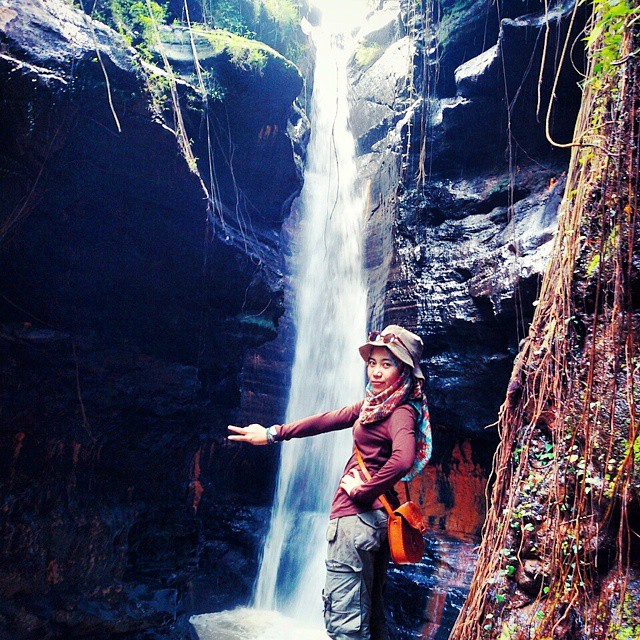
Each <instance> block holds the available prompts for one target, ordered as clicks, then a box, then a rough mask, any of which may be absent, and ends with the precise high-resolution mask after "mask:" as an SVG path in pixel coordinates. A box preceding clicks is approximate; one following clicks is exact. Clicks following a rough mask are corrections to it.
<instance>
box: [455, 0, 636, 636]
mask: <svg viewBox="0 0 640 640" xmlns="http://www.w3.org/2000/svg"><path fill="white" fill-rule="evenodd" d="M635 4H636V3H634V5H635ZM637 16H638V8H637V7H636V6H631V5H629V4H627V3H626V2H625V0H596V2H594V3H593V14H592V16H591V20H590V25H589V31H588V33H589V35H588V36H587V39H586V43H587V49H588V57H589V67H588V73H587V77H586V80H585V84H584V94H583V102H582V107H581V111H580V114H579V118H578V123H577V126H576V131H575V136H574V143H573V147H574V148H573V155H572V160H571V165H570V169H569V175H568V178H567V190H566V194H565V198H564V200H563V203H562V205H561V213H560V219H559V229H558V232H557V236H556V240H555V245H554V249H553V253H552V257H551V260H550V263H549V265H548V267H547V272H546V275H545V278H544V280H543V283H542V288H541V292H540V296H539V302H538V305H537V308H536V313H535V316H534V319H533V323H532V325H531V328H530V332H529V335H528V338H527V339H526V341H525V344H524V346H523V349H522V351H521V353H520V354H519V356H518V358H517V360H516V363H515V367H514V371H513V374H512V378H511V381H510V384H509V388H508V392H507V399H506V401H505V403H504V404H503V406H502V408H501V411H500V416H499V429H500V433H501V445H500V447H499V449H498V451H497V453H496V457H495V463H494V488H493V492H492V496H491V508H490V511H489V514H488V517H487V520H486V523H485V527H484V531H483V542H482V545H481V547H480V551H479V557H478V564H477V569H476V573H475V576H474V578H473V582H472V585H471V590H470V593H469V596H468V599H467V601H466V603H465V605H464V608H463V610H462V612H461V614H460V616H459V618H458V621H457V623H456V625H455V627H454V629H453V631H452V634H451V636H450V638H451V639H452V640H479V639H481V638H482V639H484V638H500V640H524V639H527V640H531V639H539V640H547V639H549V640H550V639H552V638H572V639H574V638H575V639H585V640H586V639H587V638H588V639H590V640H600V639H602V640H605V639H607V640H608V639H611V640H613V639H616V640H622V639H624V638H638V637H640V624H638V620H639V619H640V568H639V566H638V560H637V552H638V550H639V549H640V539H639V535H640V498H639V494H640V438H639V435H638V424H637V405H638V403H639V402H640V397H639V385H640V359H639V358H638V352H637V351H638V331H639V330H640V313H639V312H638V304H639V301H638V294H639V293H640V289H639V286H640V274H639V273H638V263H639V260H640V246H639V242H640V240H639V237H638V236H639V231H640V229H639V228H638V216H637V204H638V203H637V194H638V144H639V142H640V140H639V137H640V126H639V125H640V122H639V119H638V107H639V101H640V77H639V76H640V68H639V66H638V54H639V52H640V49H639V41H640V39H639V34H638V25H637V20H638V17H637Z"/></svg>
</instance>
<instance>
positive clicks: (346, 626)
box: [322, 509, 389, 640]
mask: <svg viewBox="0 0 640 640" xmlns="http://www.w3.org/2000/svg"><path fill="white" fill-rule="evenodd" d="M327 541H328V543H329V544H328V549H327V560H326V565H327V579H326V584H325V588H324V591H323V594H322V597H323V600H324V621H325V626H326V628H327V633H328V634H329V637H331V638H333V640H388V637H389V636H388V634H387V627H386V624H385V619H384V608H383V603H382V593H383V590H384V584H385V579H386V574H387V564H388V563H389V545H388V543H387V514H386V513H385V511H384V510H382V509H379V510H375V511H367V512H366V513H360V514H357V515H353V516H344V517H342V518H335V519H333V520H330V521H329V527H328V528H327Z"/></svg>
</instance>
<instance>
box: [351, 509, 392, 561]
mask: <svg viewBox="0 0 640 640" xmlns="http://www.w3.org/2000/svg"><path fill="white" fill-rule="evenodd" d="M354 534H355V535H354V544H355V547H356V549H360V550H361V551H378V549H380V547H381V546H382V543H383V542H384V541H385V539H386V537H387V514H386V513H385V512H384V511H382V510H376V511H366V512H365V513H359V514H358V521H357V523H356V530H355V532H354Z"/></svg>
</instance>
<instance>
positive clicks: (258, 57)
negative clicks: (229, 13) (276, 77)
mask: <svg viewBox="0 0 640 640" xmlns="http://www.w3.org/2000/svg"><path fill="white" fill-rule="evenodd" d="M193 31H194V33H196V34H197V35H198V36H200V37H201V38H203V39H204V40H206V42H207V43H208V44H209V46H210V47H211V48H212V49H213V52H214V54H216V55H221V54H225V55H227V56H228V57H229V60H230V61H231V63H232V64H234V65H235V66H237V67H239V68H241V69H252V70H253V71H258V72H262V71H263V70H264V68H265V67H266V65H267V60H268V59H269V48H268V47H267V46H266V45H264V44H263V43H261V42H258V41H257V40H251V39H249V38H245V37H243V36H239V35H237V34H235V33H231V32H229V31H224V30H222V29H206V28H204V27H200V26H194V27H193ZM273 53H275V52H273Z"/></svg>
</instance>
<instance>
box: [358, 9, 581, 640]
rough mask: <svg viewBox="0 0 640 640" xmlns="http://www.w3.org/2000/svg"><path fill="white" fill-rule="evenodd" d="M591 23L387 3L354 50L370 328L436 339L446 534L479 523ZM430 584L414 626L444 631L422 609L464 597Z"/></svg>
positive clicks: (427, 499) (542, 14) (439, 511)
mask: <svg viewBox="0 0 640 640" xmlns="http://www.w3.org/2000/svg"><path fill="white" fill-rule="evenodd" d="M583 22H584V16H582V15H580V11H579V10H576V9H575V7H574V5H573V4H572V3H569V2H567V3H563V2H559V3H556V4H554V5H552V6H550V7H549V9H548V10H547V11H545V7H544V5H543V4H542V3H539V4H538V5H535V6H533V5H527V6H526V7H524V6H523V5H522V4H521V3H518V2H509V1H503V2H500V3H498V4H496V5H487V4H486V3H484V2H473V1H470V2H460V1H458V2H445V3H439V4H437V5H436V4H435V3H429V2H423V3H421V4H416V3H408V2H407V3H404V2H398V1H391V0H390V1H388V2H381V3H380V4H379V7H378V11H377V12H376V13H375V14H374V15H372V17H371V19H370V21H369V26H368V27H367V28H365V29H364V30H363V31H362V32H361V44H360V47H359V50H358V52H357V53H356V55H355V56H354V60H353V69H352V77H353V82H354V103H355V104H356V108H355V109H354V116H353V117H354V130H355V131H356V132H357V135H358V141H359V148H360V158H359V161H360V175H361V177H362V181H363V188H365V189H366V190H367V193H368V208H367V212H366V231H365V234H366V240H365V267H366V269H367V273H368V275H369V282H370V309H371V324H372V326H376V327H382V326H384V324H387V323H389V322H394V323H398V324H401V325H404V326H406V327H408V328H410V329H413V330H415V331H416V332H417V333H419V334H420V335H422V336H423V338H424V339H425V351H424V355H423V361H422V367H423V370H424V371H425V372H426V375H427V384H426V388H427V393H428V396H429V400H430V407H431V417H432V422H433V424H434V456H433V461H432V465H431V468H430V469H429V471H428V473H426V474H425V475H424V477H423V479H422V480H421V481H420V482H417V483H414V485H415V486H413V494H414V496H415V495H417V496H418V497H419V498H420V500H421V502H422V504H423V509H424V515H425V519H426V521H427V522H428V523H429V525H430V528H431V530H432V534H431V535H435V536H436V539H445V540H460V539H465V538H466V539H473V538H474V537H475V539H476V540H477V536H478V534H479V531H480V527H481V525H482V520H483V515H484V485H485V483H486V478H487V476H488V472H489V469H490V466H491V458H492V453H493V448H494V446H495V442H496V438H497V434H496V432H495V427H493V428H492V425H495V422H496V419H497V412H498V408H499V406H500V404H501V402H502V400H503V398H504V395H505V391H506V385H507V382H508V379H509V375H510V372H511V368H512V363H513V359H514V357H515V355H516V353H517V350H518V343H519V340H520V339H521V338H523V337H524V335H525V334H526V329H527V327H528V324H529V321H530V318H531V316H532V311H533V305H534V302H535V299H536V295H537V287H538V281H539V277H540V275H541V273H542V271H543V270H544V267H545V262H546V259H547V256H548V254H549V248H550V246H551V239H552V238H553V235H554V234H555V229H556V216H557V209H558V205H559V203H560V199H561V196H562V193H563V189H564V180H565V171H566V167H567V164H568V155H567V152H566V151H565V150H563V149H556V148H555V147H554V146H552V144H551V143H550V141H549V139H548V137H550V138H551V139H553V140H554V141H559V142H562V143H565V142H567V141H570V140H571V137H572V130H573V122H574V120H575V117H576V114H577V110H578V107H579V102H580V90H579V87H578V81H579V80H580V76H579V73H578V70H579V68H580V65H581V55H582V54H581V49H580V41H579V32H580V29H581V25H582V24H583ZM567 38H568V39H569V42H573V41H574V40H575V43H574V49H573V54H572V58H571V60H569V59H568V58H567V56H564V57H563V56H562V55H561V53H562V51H563V47H564V44H565V41H566V39H567ZM576 68H577V69H576ZM552 95H553V99H551V98H550V96H552ZM550 99H551V100H552V102H551V106H550V109H548V107H549V101H550ZM547 114H548V117H547ZM461 452H463V453H461ZM461 460H464V461H465V462H464V464H461ZM469 536H470V537H471V538H469ZM472 544H473V543H472ZM463 555H464V554H463ZM457 557H458V555H457V554H453V556H452V558H457ZM428 559H429V556H427V557H426V559H425V560H426V561H427V562H428ZM454 562H457V561H455V560H454ZM468 565H469V562H468V561H467V562H466V564H465V562H463V563H462V565H461V566H460V568H459V572H460V575H466V576H467V579H468V578H469V577H470V571H469V566H468ZM464 566H466V567H467V568H466V569H465V568H464ZM425 571H426V569H425ZM427 573H428V571H427ZM416 580H418V579H417V578H416ZM463 582H464V581H463ZM460 588H463V586H461V587H460ZM429 589H430V591H429V593H430V594H431V595H429V594H427V596H426V600H425V605H424V608H423V609H422V612H421V613H420V614H418V613H417V612H416V614H415V617H414V619H413V620H414V621H413V627H412V628H413V629H414V632H418V630H421V631H420V632H421V633H423V634H425V635H422V636H420V637H429V638H431V637H436V636H437V637H440V636H439V635H437V634H442V633H445V632H446V631H445V630H446V628H447V625H450V623H451V621H452V619H454V618H455V615H454V616H453V617H452V616H451V615H449V617H447V616H444V617H443V616H442V615H440V614H438V615H435V614H434V615H432V616H430V615H428V614H427V613H425V612H427V611H432V612H435V611H436V610H438V611H440V613H442V611H443V608H442V607H445V609H446V608H448V607H453V608H454V609H455V608H456V607H458V606H459V605H460V602H461V601H462V599H463V598H462V599H461V597H460V592H458V591H456V590H455V589H452V590H451V591H448V590H447V587H446V585H444V586H443V585H435V586H434V585H432V586H431V587H429ZM456 589H457V587H456ZM463 591H464V589H463ZM454 592H455V593H454ZM456 593H457V595H455V594H456ZM438 599H440V601H441V602H440V604H441V605H442V606H436V604H437V602H436V601H439V600H438ZM397 604H398V606H400V603H399V602H398V603H397ZM421 616H422V618H421ZM436 618H437V619H436ZM405 622H406V623H407V624H409V625H410V621H409V619H406V620H405ZM443 637H444V636H443Z"/></svg>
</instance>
